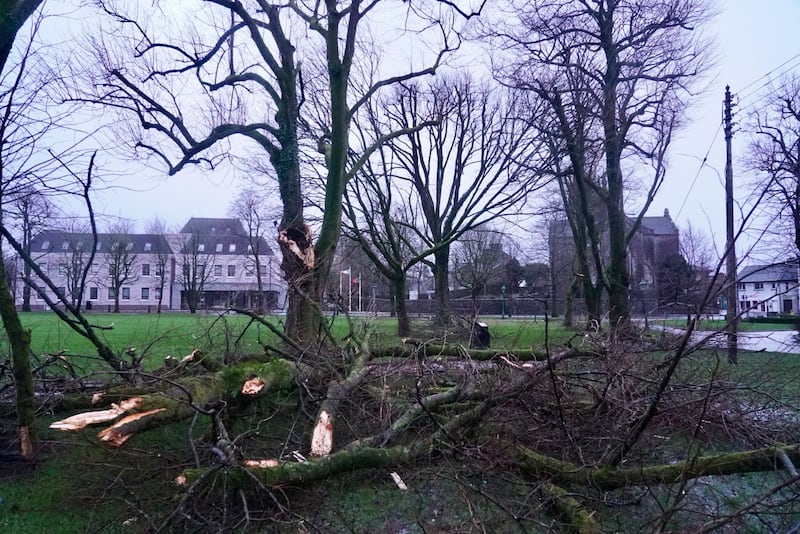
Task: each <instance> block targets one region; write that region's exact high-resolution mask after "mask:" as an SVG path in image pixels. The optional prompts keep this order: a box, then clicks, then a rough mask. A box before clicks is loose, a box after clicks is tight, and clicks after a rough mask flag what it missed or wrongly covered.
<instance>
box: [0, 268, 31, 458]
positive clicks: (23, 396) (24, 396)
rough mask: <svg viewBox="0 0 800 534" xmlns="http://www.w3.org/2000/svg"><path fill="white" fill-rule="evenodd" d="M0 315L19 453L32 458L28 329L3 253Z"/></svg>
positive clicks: (29, 342) (0, 281) (0, 282)
mask: <svg viewBox="0 0 800 534" xmlns="http://www.w3.org/2000/svg"><path fill="white" fill-rule="evenodd" d="M0 317H2V319H3V326H4V327H5V330H6V334H7V335H8V341H9V344H10V345H11V358H12V360H13V367H14V385H15V389H16V408H17V429H18V432H19V448H20V454H21V456H22V458H24V459H25V460H33V458H34V456H35V451H36V434H35V430H34V419H35V415H36V403H35V397H34V387H33V373H32V372H31V360H30V353H31V349H30V344H31V332H30V330H25V329H24V328H22V323H21V321H20V320H19V315H18V314H17V309H16V307H15V305H14V295H13V294H12V293H11V288H10V287H9V285H8V279H7V277H6V272H5V263H4V262H3V257H2V253H0Z"/></svg>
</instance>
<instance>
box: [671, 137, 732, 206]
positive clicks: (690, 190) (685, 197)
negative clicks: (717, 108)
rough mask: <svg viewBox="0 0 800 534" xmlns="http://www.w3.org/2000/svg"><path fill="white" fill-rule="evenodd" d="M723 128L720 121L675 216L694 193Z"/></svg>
mask: <svg viewBox="0 0 800 534" xmlns="http://www.w3.org/2000/svg"><path fill="white" fill-rule="evenodd" d="M720 130H722V122H720V123H719V125H718V126H717V131H716V132H714V138H713V139H712V140H711V144H710V145H708V150H706V155H705V156H703V159H702V161H701V162H700V167H698V169H697V172H696V173H695V175H694V178H693V179H692V183H691V185H690V186H689V189H688V190H687V191H686V195H684V197H683V202H682V203H681V207H680V208H679V209H678V214H677V215H676V216H675V218H676V219H678V218H679V217H680V216H681V212H682V211H683V208H684V207H685V206H686V202H687V201H688V200H689V195H690V194H691V193H692V189H694V185H695V184H696V183H697V178H698V177H699V176H700V171H702V170H703V167H705V165H706V161H708V156H709V154H711V149H712V148H714V143H716V142H717V137H718V136H719V132H720Z"/></svg>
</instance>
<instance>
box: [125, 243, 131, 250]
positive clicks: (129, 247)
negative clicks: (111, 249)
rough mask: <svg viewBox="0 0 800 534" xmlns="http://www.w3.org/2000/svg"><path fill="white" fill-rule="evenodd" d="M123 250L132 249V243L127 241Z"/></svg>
mask: <svg viewBox="0 0 800 534" xmlns="http://www.w3.org/2000/svg"><path fill="white" fill-rule="evenodd" d="M125 250H133V243H128V244H127V245H125Z"/></svg>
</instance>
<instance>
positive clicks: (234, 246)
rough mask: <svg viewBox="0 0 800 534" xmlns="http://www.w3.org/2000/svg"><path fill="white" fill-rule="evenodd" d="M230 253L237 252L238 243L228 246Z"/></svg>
mask: <svg viewBox="0 0 800 534" xmlns="http://www.w3.org/2000/svg"><path fill="white" fill-rule="evenodd" d="M228 252H236V243H231V244H230V245H229V246H228Z"/></svg>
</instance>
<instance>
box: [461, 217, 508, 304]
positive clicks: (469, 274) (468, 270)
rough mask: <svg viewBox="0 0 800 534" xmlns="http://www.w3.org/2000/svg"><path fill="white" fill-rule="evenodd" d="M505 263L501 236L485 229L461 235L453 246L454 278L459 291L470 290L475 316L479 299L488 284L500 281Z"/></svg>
mask: <svg viewBox="0 0 800 534" xmlns="http://www.w3.org/2000/svg"><path fill="white" fill-rule="evenodd" d="M506 259H507V258H506V257H505V255H504V254H503V242H502V238H501V236H500V235H499V234H498V233H497V232H496V231H494V230H492V229H491V228H488V227H486V226H485V225H484V226H481V227H479V228H473V229H471V230H469V231H467V232H464V233H463V234H462V235H461V237H459V239H458V241H456V243H455V244H454V249H453V275H454V278H455V281H456V282H458V283H459V284H460V285H461V287H464V288H466V289H469V293H470V298H471V299H472V310H473V314H475V315H477V314H478V311H479V305H478V299H479V298H480V297H481V295H483V294H485V293H486V288H487V287H488V285H489V282H490V281H491V280H492V279H497V278H498V277H500V278H501V279H502V278H503V277H502V273H503V271H504V269H505V264H506Z"/></svg>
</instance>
